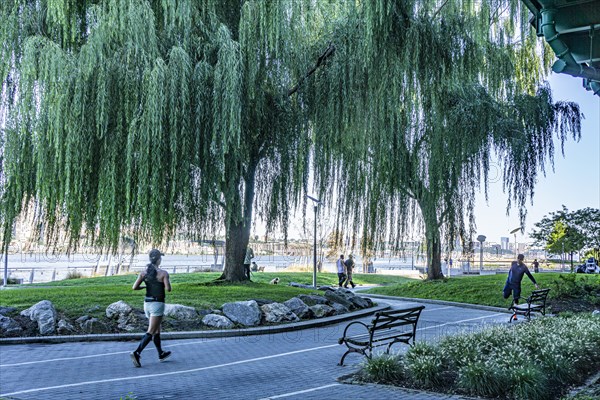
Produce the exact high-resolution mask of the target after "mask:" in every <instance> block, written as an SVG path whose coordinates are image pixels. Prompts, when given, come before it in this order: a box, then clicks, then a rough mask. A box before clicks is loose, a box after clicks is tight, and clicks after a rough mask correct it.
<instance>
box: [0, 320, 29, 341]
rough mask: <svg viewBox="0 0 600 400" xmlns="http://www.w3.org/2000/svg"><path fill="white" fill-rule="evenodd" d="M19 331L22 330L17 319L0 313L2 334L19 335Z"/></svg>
mask: <svg viewBox="0 0 600 400" xmlns="http://www.w3.org/2000/svg"><path fill="white" fill-rule="evenodd" d="M21 332H23V328H21V325H19V323H18V322H17V321H15V320H14V319H12V318H10V317H5V316H4V315H0V334H2V335H3V336H19V335H20V334H21Z"/></svg>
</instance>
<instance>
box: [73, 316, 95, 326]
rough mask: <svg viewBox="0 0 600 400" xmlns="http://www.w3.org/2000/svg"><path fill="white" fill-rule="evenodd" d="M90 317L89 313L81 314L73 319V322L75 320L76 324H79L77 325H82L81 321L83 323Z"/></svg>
mask: <svg viewBox="0 0 600 400" xmlns="http://www.w3.org/2000/svg"><path fill="white" fill-rule="evenodd" d="M90 318H92V317H90V316H89V315H82V316H81V317H79V318H77V319H76V320H75V322H77V324H79V325H80V326H81V325H83V323H84V322H85V321H87V320H88V319H90Z"/></svg>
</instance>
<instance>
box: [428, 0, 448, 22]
mask: <svg viewBox="0 0 600 400" xmlns="http://www.w3.org/2000/svg"><path fill="white" fill-rule="evenodd" d="M446 4H448V0H446V1H444V3H443V4H442V5H441V6H440V8H438V9H437V10H435V12H434V13H433V15H432V16H431V20H434V19H435V17H436V16H437V15H438V14H439V13H440V11H442V8H444V7H445V6H446Z"/></svg>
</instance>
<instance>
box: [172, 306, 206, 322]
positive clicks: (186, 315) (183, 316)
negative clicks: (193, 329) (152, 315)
mask: <svg viewBox="0 0 600 400" xmlns="http://www.w3.org/2000/svg"><path fill="white" fill-rule="evenodd" d="M165 316H166V317H172V318H175V319H180V320H194V319H197V318H198V312H197V311H196V309H195V308H194V307H188V306H183V305H181V304H165Z"/></svg>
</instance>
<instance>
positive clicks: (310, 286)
mask: <svg viewBox="0 0 600 400" xmlns="http://www.w3.org/2000/svg"><path fill="white" fill-rule="evenodd" d="M289 286H293V287H299V288H303V289H314V288H313V287H312V285H305V284H303V283H297V282H290V283H289Z"/></svg>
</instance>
